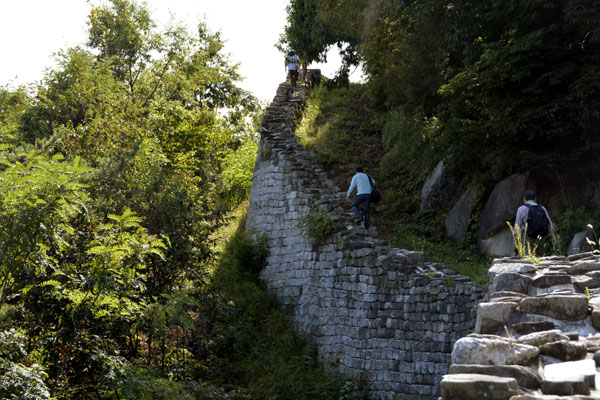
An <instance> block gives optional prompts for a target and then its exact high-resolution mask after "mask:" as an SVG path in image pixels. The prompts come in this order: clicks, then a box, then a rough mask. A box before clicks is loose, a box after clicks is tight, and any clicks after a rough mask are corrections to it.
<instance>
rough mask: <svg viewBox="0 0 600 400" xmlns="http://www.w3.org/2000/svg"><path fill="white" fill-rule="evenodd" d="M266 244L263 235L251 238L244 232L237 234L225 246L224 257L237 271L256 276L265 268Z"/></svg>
mask: <svg viewBox="0 0 600 400" xmlns="http://www.w3.org/2000/svg"><path fill="white" fill-rule="evenodd" d="M268 244H269V238H268V236H267V235H265V234H262V235H256V236H254V237H253V236H252V235H250V234H248V233H246V232H239V233H237V234H236V235H234V236H233V237H232V238H231V241H230V242H229V243H228V244H227V248H226V257H227V259H228V261H229V262H231V264H232V266H233V267H235V268H237V269H238V270H239V271H241V272H249V273H251V274H258V273H259V272H260V271H262V269H263V268H264V267H266V266H267V258H268V257H269V246H268Z"/></svg>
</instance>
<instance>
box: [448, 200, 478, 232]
mask: <svg viewBox="0 0 600 400" xmlns="http://www.w3.org/2000/svg"><path fill="white" fill-rule="evenodd" d="M476 200H477V198H476V195H475V192H474V190H473V188H468V189H467V191H466V192H465V193H463V195H462V196H461V197H460V199H459V200H458V202H457V203H456V204H455V205H454V207H452V209H451V210H450V212H449V213H448V216H447V217H446V220H445V221H444V225H445V226H446V233H447V234H448V236H450V237H452V238H454V239H456V240H463V239H464V238H465V237H466V236H467V232H468V230H469V222H470V220H471V208H472V207H473V202H474V201H476Z"/></svg>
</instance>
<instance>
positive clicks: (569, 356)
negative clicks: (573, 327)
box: [539, 340, 587, 361]
mask: <svg viewBox="0 0 600 400" xmlns="http://www.w3.org/2000/svg"><path fill="white" fill-rule="evenodd" d="M539 349H540V354H543V355H545V356H550V357H554V358H556V359H558V360H562V361H575V360H581V359H582V358H585V356H586V354H587V348H586V346H585V343H581V342H573V341H568V340H559V341H557V342H552V343H546V344H543V345H541V346H539Z"/></svg>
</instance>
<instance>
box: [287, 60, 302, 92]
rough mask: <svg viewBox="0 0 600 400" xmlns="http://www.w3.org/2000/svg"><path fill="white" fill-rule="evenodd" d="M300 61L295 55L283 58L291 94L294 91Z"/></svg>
mask: <svg viewBox="0 0 600 400" xmlns="http://www.w3.org/2000/svg"><path fill="white" fill-rule="evenodd" d="M299 62H300V59H299V58H298V56H297V55H288V56H286V57H285V63H286V68H287V71H288V76H289V78H290V84H291V85H292V92H293V91H294V90H295V89H296V81H297V80H298V64H299Z"/></svg>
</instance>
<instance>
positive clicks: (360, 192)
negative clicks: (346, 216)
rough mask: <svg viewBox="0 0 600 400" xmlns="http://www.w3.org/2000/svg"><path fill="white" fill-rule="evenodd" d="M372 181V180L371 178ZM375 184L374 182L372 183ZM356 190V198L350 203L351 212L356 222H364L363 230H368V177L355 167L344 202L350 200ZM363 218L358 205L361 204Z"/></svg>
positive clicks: (369, 185)
mask: <svg viewBox="0 0 600 400" xmlns="http://www.w3.org/2000/svg"><path fill="white" fill-rule="evenodd" d="M371 179H373V178H371ZM373 183H375V181H373ZM354 189H356V197H355V198H354V202H353V203H352V211H354V216H355V217H356V222H362V221H363V220H364V222H365V228H369V206H370V205H371V190H372V189H371V182H370V181H369V176H368V175H367V174H365V173H364V170H363V167H356V174H355V175H354V176H353V177H352V182H350V188H349V189H348V194H347V195H346V200H350V195H351V194H352V192H353V191H354ZM363 203H364V205H363V209H364V218H363V215H362V214H361V213H360V209H359V207H360V205H361V204H363Z"/></svg>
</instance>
